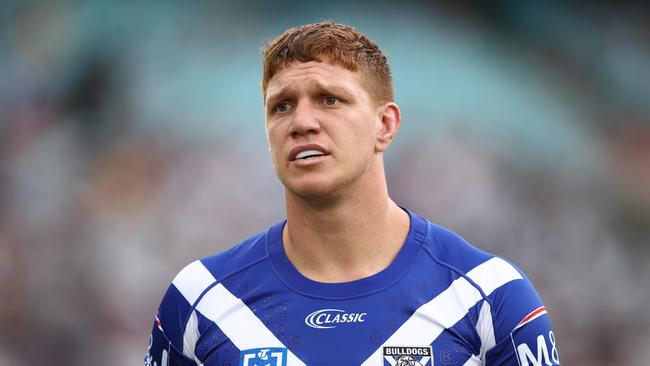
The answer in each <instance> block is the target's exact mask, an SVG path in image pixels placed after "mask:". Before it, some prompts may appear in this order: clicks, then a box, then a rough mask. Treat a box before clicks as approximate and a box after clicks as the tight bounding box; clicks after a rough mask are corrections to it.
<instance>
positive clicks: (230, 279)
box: [145, 212, 560, 366]
mask: <svg viewBox="0 0 650 366" xmlns="http://www.w3.org/2000/svg"><path fill="white" fill-rule="evenodd" d="M409 215H410V218H411V225H410V229H409V234H408V237H407V239H406V241H405V243H404V245H403V247H402V249H401V250H400V252H399V253H398V255H397V257H396V258H395V259H394V260H393V262H392V263H391V264H390V265H389V266H388V267H387V268H386V269H384V270H383V271H381V272H379V273H377V274H375V275H372V276H370V277H367V278H363V279H360V280H356V281H351V282H344V283H320V282H315V281H312V280H310V279H308V278H306V277H304V276H303V275H301V274H300V273H299V272H298V270H296V268H295V267H294V266H293V265H292V264H291V262H290V261H289V259H288V258H287V256H286V254H285V252H284V248H283V245H282V229H283V226H284V222H281V223H278V224H276V225H274V226H272V227H270V228H269V229H267V230H266V231H264V232H262V233H260V234H257V235H255V236H253V237H251V238H249V239H247V240H245V241H243V242H242V243H240V244H238V245H236V246H235V247H233V248H231V249H229V250H228V251H226V252H223V253H220V254H217V255H214V256H211V257H207V258H203V259H201V260H197V261H195V262H193V263H191V264H189V265H188V266H187V267H185V268H184V269H183V270H182V271H181V272H180V273H179V274H178V275H177V276H176V278H174V280H173V282H172V284H171V285H170V287H169V289H168V290H167V292H166V294H165V296H164V298H163V300H162V303H161V305H160V308H159V310H158V314H157V316H156V320H155V323H154V326H153V330H152V335H151V339H150V344H149V352H148V354H147V356H146V358H145V365H148V366H151V365H153V366H169V365H174V366H186V365H187V366H189V365H193V366H195V365H205V366H237V365H243V366H298V365H310V366H319V365H323V366H325V365H327V366H331V365H344V366H348V365H353V366H358V365H362V366H395V365H397V366H405V365H408V366H433V365H436V366H441V365H468V366H470V365H517V366H527V365H530V366H533V365H535V366H542V365H545V366H546V365H559V364H560V361H559V357H558V351H557V346H556V340H555V336H554V335H553V331H552V329H551V323H550V320H549V316H548V314H547V313H546V310H545V308H544V305H543V304H542V301H541V300H540V298H539V296H538V295H537V293H536V292H535V289H534V288H533V286H532V285H531V283H530V281H529V280H528V279H526V277H525V276H524V275H523V273H522V272H521V271H519V270H518V269H517V268H516V267H515V266H514V265H512V264H511V263H509V262H508V261H506V260H504V259H501V258H499V257H496V256H494V255H491V254H488V253H485V252H483V251H481V250H479V249H477V248H475V247H473V246H471V245H470V244H468V243H467V242H466V241H464V240H463V239H462V238H461V237H459V236H458V235H456V234H454V233H452V232H451V231H449V230H446V229H444V228H442V227H440V226H437V225H434V224H432V223H430V222H428V221H427V220H425V219H424V218H422V217H420V216H417V215H415V214H413V213H411V212H409Z"/></svg>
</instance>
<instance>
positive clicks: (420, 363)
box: [384, 347, 433, 366]
mask: <svg viewBox="0 0 650 366" xmlns="http://www.w3.org/2000/svg"><path fill="white" fill-rule="evenodd" d="M432 354H433V352H432V351H431V347H384V361H385V362H384V365H387V364H388V365H390V366H433V360H432V359H431V355H432Z"/></svg>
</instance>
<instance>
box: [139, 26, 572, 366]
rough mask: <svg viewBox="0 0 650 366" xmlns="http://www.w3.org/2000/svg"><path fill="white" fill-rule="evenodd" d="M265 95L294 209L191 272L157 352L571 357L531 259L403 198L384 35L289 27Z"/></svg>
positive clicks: (507, 361) (301, 361)
mask: <svg viewBox="0 0 650 366" xmlns="http://www.w3.org/2000/svg"><path fill="white" fill-rule="evenodd" d="M262 93H263V96H264V105H265V120H266V121H265V125H266V133H267V137H268V144H269V150H270V152H271V157H272V160H273V165H274V167H275V170H276V172H277V175H278V177H279V178H280V180H281V181H282V184H283V185H284V188H285V201H286V214H287V219H286V220H285V221H283V222H280V223H278V224H276V225H274V226H272V227H270V228H268V229H267V230H266V231H264V232H262V233H259V234H257V235H254V236H253V237H251V238H249V239H247V240H245V241H243V242H242V243H240V244H238V245H236V246H235V247H233V248H231V249H230V250H228V251H226V252H224V253H220V254H217V255H215V256H211V257H207V258H204V259H201V260H198V261H195V262H193V263H191V264H189V265H188V266H187V267H186V268H184V269H183V270H182V271H181V272H180V273H179V274H178V275H177V276H176V278H175V279H174V280H173V282H172V285H171V286H170V287H169V289H168V291H167V293H166V294H165V296H164V298H163V300H162V303H161V305H160V308H159V310H158V314H157V316H156V321H155V324H154V327H153V331H152V337H151V341H150V345H149V354H148V355H147V357H146V359H145V364H147V365H156V366H164V365H206V366H217V365H219V366H221V365H245V366H251V365H270V366H276V365H291V366H293V365H364V366H365V365H375V366H380V365H391V366H392V365H423V366H425V365H559V359H558V353H557V347H556V343H555V337H554V335H553V332H552V330H551V325H550V320H549V317H548V315H547V314H546V310H545V308H544V306H543V304H542V302H541V300H540V299H539V297H538V295H537V294H536V292H535V290H534V288H533V287H532V285H531V283H530V282H529V281H528V280H527V279H526V278H525V277H524V276H523V274H522V273H521V272H520V271H519V270H518V269H516V268H515V267H514V266H513V265H512V264H510V263H509V262H507V261H505V260H503V259H501V258H498V257H495V256H493V255H491V254H488V253H485V252H482V251H480V250H478V249H476V248H474V247H473V246H471V245H470V244H468V243H467V242H465V241H464V240H463V239H462V238H460V237H459V236H457V235H456V234H454V233H452V232H450V231H448V230H446V229H444V228H442V227H440V226H437V225H434V224H431V223H430V222H428V221H427V220H425V219H424V218H422V217H420V216H418V215H416V214H414V213H412V212H410V211H408V210H406V209H404V208H401V207H399V206H398V205H397V204H395V202H393V201H392V200H391V199H390V197H389V195H388V190H387V187H386V179H385V175H384V162H383V153H384V151H386V149H387V148H388V146H389V145H390V143H391V141H392V140H393V138H394V137H395V134H396V132H397V130H398V129H399V126H400V110H399V108H398V106H397V105H396V104H395V103H394V102H393V90H392V81H391V75H390V70H389V67H388V64H387V61H386V57H385V56H384V54H383V53H382V51H381V50H380V49H379V48H378V47H377V46H376V45H375V44H374V43H373V42H372V41H370V40H369V39H368V38H367V37H366V36H365V35H363V34H361V33H359V32H357V31H356V30H355V29H354V28H352V27H349V26H346V25H341V24H336V23H332V22H323V23H316V24H308V25H305V26H301V27H298V28H293V29H289V30H287V31H286V32H284V33H283V34H282V35H280V36H279V37H278V38H276V39H275V40H273V41H272V42H270V43H269V44H268V45H267V46H266V48H265V50H264V74H263V80H262Z"/></svg>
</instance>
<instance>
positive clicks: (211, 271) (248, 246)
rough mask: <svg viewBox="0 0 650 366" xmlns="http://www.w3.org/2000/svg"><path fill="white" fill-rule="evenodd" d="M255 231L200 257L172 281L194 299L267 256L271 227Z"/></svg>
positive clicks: (191, 301)
mask: <svg viewBox="0 0 650 366" xmlns="http://www.w3.org/2000/svg"><path fill="white" fill-rule="evenodd" d="M269 230H270V228H269V229H267V230H265V231H262V232H259V233H256V234H255V235H252V236H251V237H249V238H247V239H245V240H243V241H241V242H239V243H237V244H236V245H234V246H232V247H231V248H229V249H227V250H225V251H222V252H219V253H216V254H214V255H211V256H207V257H204V258H201V259H197V260H195V261H193V262H191V263H190V264H188V265H187V266H185V267H184V268H183V269H182V270H181V271H180V272H179V273H178V274H177V275H176V277H174V280H173V281H172V284H173V285H174V286H175V287H176V288H177V289H178V290H179V291H180V292H181V293H182V294H183V296H184V297H185V298H186V299H187V300H188V302H189V303H194V302H195V301H196V300H197V299H198V298H199V297H200V296H201V294H202V293H203V292H204V291H205V290H206V289H208V288H209V287H211V286H212V285H214V284H216V283H219V282H222V281H223V280H224V279H226V278H228V277H229V276H231V275H233V274H235V273H238V272H240V271H243V270H245V269H246V268H248V267H250V266H253V265H255V264H256V263H259V262H260V261H264V260H266V259H267V258H268V251H267V245H266V244H267V235H268V231H269Z"/></svg>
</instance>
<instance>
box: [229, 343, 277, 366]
mask: <svg viewBox="0 0 650 366" xmlns="http://www.w3.org/2000/svg"><path fill="white" fill-rule="evenodd" d="M239 366H287V349H286V348H280V347H277V348H251V349H246V350H243V351H241V356H240V357H239Z"/></svg>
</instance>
